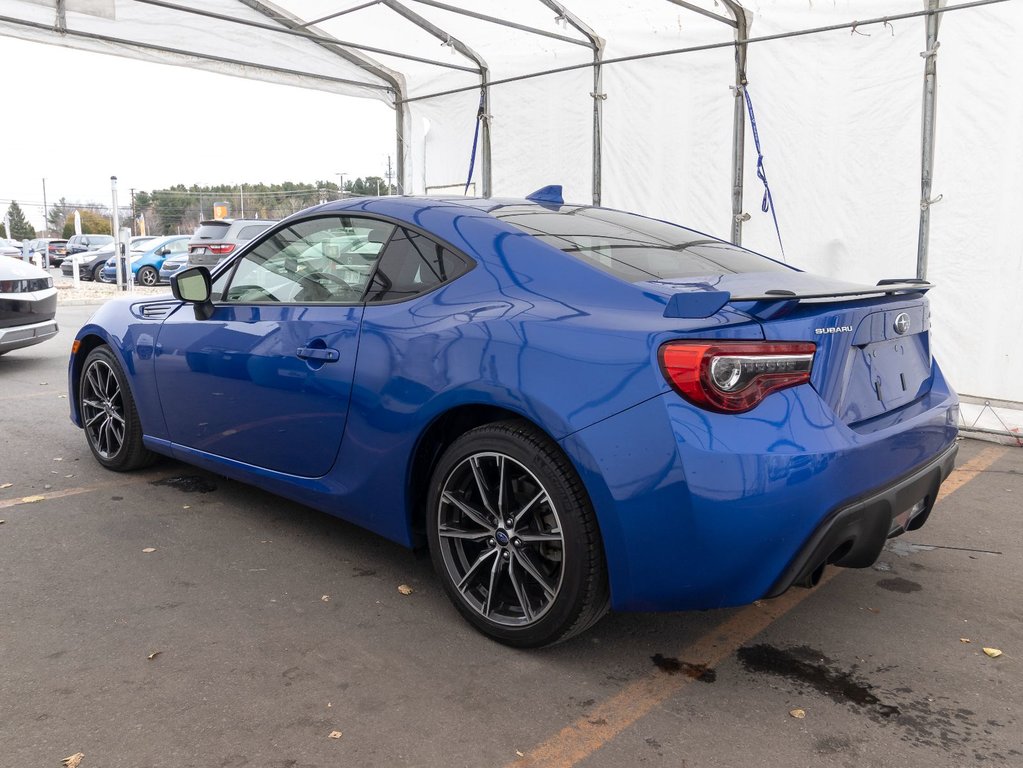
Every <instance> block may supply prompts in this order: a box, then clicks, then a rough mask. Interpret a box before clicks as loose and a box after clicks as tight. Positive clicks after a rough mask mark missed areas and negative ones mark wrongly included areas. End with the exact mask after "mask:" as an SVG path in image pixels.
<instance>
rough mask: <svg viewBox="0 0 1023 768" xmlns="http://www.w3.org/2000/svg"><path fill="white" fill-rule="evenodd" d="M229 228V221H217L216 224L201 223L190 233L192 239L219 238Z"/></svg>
mask: <svg viewBox="0 0 1023 768" xmlns="http://www.w3.org/2000/svg"><path fill="white" fill-rule="evenodd" d="M230 228H231V225H230V223H228V222H226V221H225V222H224V223H222V224H221V223H217V224H203V225H201V226H200V227H199V229H197V230H196V231H195V234H194V235H192V239H193V240H220V239H221V238H222V237H223V236H224V234H225V233H226V232H227V230H228V229H230Z"/></svg>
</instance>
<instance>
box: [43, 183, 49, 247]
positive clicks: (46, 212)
mask: <svg viewBox="0 0 1023 768" xmlns="http://www.w3.org/2000/svg"><path fill="white" fill-rule="evenodd" d="M43 230H44V231H45V232H46V234H45V235H43V237H49V236H50V210H49V208H47V207H46V178H45V177H44V178H43Z"/></svg>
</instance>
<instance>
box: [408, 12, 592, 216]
mask: <svg viewBox="0 0 1023 768" xmlns="http://www.w3.org/2000/svg"><path fill="white" fill-rule="evenodd" d="M412 2H415V3H419V4H421V5H428V6H430V7H432V8H439V9H441V10H444V11H449V12H450V13H457V14H459V15H461V16H468V17H469V18H473V19H477V20H479V21H486V22H490V23H491V24H498V25H500V26H502V27H508V28H509V29H517V30H519V31H520V32H528V33H530V34H533V35H540V36H542V37H548V38H551V39H554V40H559V41H560V42H563V43H571V44H572V45H581V46H584V47H586V48H589V49H590V50H592V51H593V91H592V92H591V93H590V96H591V97H592V98H593V160H592V177H591V188H592V196H593V204H594V205H600V197H601V142H602V139H601V136H602V133H603V123H604V109H603V103H604V100H605V99H606V98H607V96H606V95H605V94H604V92H603V89H602V75H601V61H602V59H603V54H604V39H603V38H602V37H600V36H599V35H597V33H596V32H594V31H593V29H592V28H591V27H590V26H589V25H588V24H586V23H585V22H584V21H582V20H581V19H580V18H579V17H578V16H576V15H575V14H574V13H572V12H571V11H569V10H568V8H566V7H565V5H564V4H563V3H561V2H559V1H558V0H540V2H541V3H543V4H544V5H545V6H547V7H548V8H550V9H551V10H552V11H554V12H555V13H556V14H557V18H558V19H559V20H560V19H563V20H564V21H565V23H566V24H568V25H569V26H571V27H572V28H573V29H575V30H576V31H577V32H578V33H579V34H581V35H582V36H583V37H585V38H586V40H576V39H575V38H573V37H568V36H567V35H560V34H558V33H557V32H548V31H547V30H543V29H537V28H536V27H531V26H528V25H525V24H518V23H516V22H513V21H510V20H508V19H502V18H499V17H497V16H489V15H487V14H483V13H479V12H477V11H471V10H469V9H467V8H459V7H458V6H454V5H450V4H448V3H443V2H440V0H412ZM486 88H487V90H488V95H487V98H488V99H489V83H488V84H487V86H486ZM488 111H489V110H488Z"/></svg>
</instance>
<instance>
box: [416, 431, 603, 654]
mask: <svg viewBox="0 0 1023 768" xmlns="http://www.w3.org/2000/svg"><path fill="white" fill-rule="evenodd" d="M429 504H430V506H429V512H428V515H429V519H428V535H429V538H430V553H431V556H432V559H433V564H434V568H435V569H436V571H437V573H438V575H439V576H440V578H441V581H442V583H443V585H444V589H445V591H446V592H447V594H448V597H450V598H451V600H452V602H453V603H454V604H455V607H456V608H458V610H459V611H460V612H461V614H462V615H463V616H464V617H465V618H466V619H468V621H469V622H470V623H471V624H472V625H473V626H475V627H476V628H477V629H478V630H480V631H481V632H483V633H484V634H486V635H488V636H490V637H492V638H494V639H495V640H498V641H500V642H502V643H506V644H508V645H512V646H516V647H520V648H532V647H538V646H543V645H550V644H552V643H556V642H559V641H561V640H566V639H568V638H569V637H572V636H573V635H575V634H578V633H579V632H582V631H583V630H585V629H587V628H588V627H590V626H591V625H593V624H594V623H595V622H596V621H597V620H598V619H599V618H600V617H601V616H603V615H604V613H605V612H606V611H607V607H608V586H607V571H606V565H605V561H604V551H603V546H602V543H601V539H600V533H599V531H598V528H597V522H596V518H595V516H594V513H593V508H592V506H591V504H590V501H589V498H588V496H587V495H586V491H585V489H584V488H583V485H582V481H581V480H580V479H579V477H578V475H577V474H576V472H575V470H574V468H573V467H572V466H571V464H570V463H569V461H568V459H567V458H566V457H565V456H564V454H563V453H562V452H561V450H560V449H559V448H558V446H557V445H556V444H555V443H554V442H553V441H552V440H551V439H550V438H548V437H547V436H546V435H544V434H543V433H542V432H540V431H539V430H538V429H536V428H535V427H533V426H532V425H530V424H528V423H526V422H522V421H505V422H498V423H495V424H488V425H485V426H482V427H479V428H477V429H473V430H471V431H469V432H467V433H466V434H464V435H462V436H461V437H460V438H459V439H458V440H456V441H455V442H454V443H453V444H452V445H451V446H450V447H449V448H448V449H447V451H445V453H444V455H443V456H442V457H441V459H440V461H439V462H438V465H437V468H436V470H435V471H434V475H433V479H432V482H431V487H430V496H429Z"/></svg>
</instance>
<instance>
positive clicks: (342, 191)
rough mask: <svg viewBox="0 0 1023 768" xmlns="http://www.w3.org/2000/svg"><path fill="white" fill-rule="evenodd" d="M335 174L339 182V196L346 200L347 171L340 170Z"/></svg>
mask: <svg viewBox="0 0 1023 768" xmlns="http://www.w3.org/2000/svg"><path fill="white" fill-rule="evenodd" d="M335 175H336V176H337V178H338V184H337V191H338V196H339V197H340V198H341V199H342V200H344V197H345V172H344V171H339V172H338V173H337V174H335Z"/></svg>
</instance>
